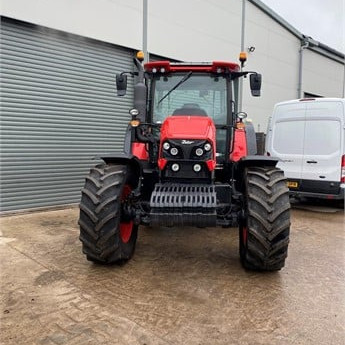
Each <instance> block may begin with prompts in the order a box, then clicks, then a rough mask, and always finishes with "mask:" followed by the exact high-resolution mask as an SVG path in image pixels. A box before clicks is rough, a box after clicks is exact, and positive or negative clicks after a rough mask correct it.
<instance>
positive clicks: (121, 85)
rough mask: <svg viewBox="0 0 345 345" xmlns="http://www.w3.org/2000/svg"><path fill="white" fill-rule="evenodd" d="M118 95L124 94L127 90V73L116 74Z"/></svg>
mask: <svg viewBox="0 0 345 345" xmlns="http://www.w3.org/2000/svg"><path fill="white" fill-rule="evenodd" d="M116 88H117V95H118V96H124V95H125V94H126V91H127V76H126V75H125V74H116Z"/></svg>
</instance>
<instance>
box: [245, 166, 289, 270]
mask: <svg viewBox="0 0 345 345" xmlns="http://www.w3.org/2000/svg"><path fill="white" fill-rule="evenodd" d="M244 204H245V205H244V206H245V207H244V215H243V216H244V217H243V219H242V221H241V222H240V227H239V232H240V234H239V235H240V257H241V262H242V265H243V266H244V267H245V268H247V269H251V270H260V271H275V270H279V269H281V268H282V267H284V264H285V259H286V257H287V252H288V244H289V233H290V202H289V191H288V188H287V187H286V180H285V177H284V173H283V172H282V171H281V170H280V169H278V168H275V167H255V168H254V167H250V168H246V170H245V176H244Z"/></svg>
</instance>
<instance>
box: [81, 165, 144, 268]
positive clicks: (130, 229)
mask: <svg viewBox="0 0 345 345" xmlns="http://www.w3.org/2000/svg"><path fill="white" fill-rule="evenodd" d="M129 176H130V174H129V171H128V167H127V166H125V165H106V164H101V165H97V166H96V167H94V168H92V169H91V170H90V173H89V175H88V176H87V177H86V180H85V186H84V188H83V189H82V197H81V202H80V218H79V225H80V237H79V238H80V240H81V242H82V246H83V253H84V254H86V257H87V259H88V260H90V261H94V262H97V263H103V264H111V263H124V262H126V261H127V260H129V259H130V258H131V257H132V255H133V253H134V249H135V244H136V239H137V230H138V227H137V226H136V225H134V223H133V221H132V220H130V219H124V217H123V215H122V204H123V203H125V202H126V198H127V197H128V195H129V193H130V190H131V188H132V186H131V184H130V181H129Z"/></svg>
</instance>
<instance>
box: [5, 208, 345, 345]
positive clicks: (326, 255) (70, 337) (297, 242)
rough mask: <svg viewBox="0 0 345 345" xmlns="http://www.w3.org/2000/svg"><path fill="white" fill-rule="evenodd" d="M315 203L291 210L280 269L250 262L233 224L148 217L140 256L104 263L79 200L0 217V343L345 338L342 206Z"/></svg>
mask: <svg viewBox="0 0 345 345" xmlns="http://www.w3.org/2000/svg"><path fill="white" fill-rule="evenodd" d="M316 211H317V212H315V210H313V209H310V205H309V208H308V207H306V208H303V207H299V208H295V209H294V210H293V211H292V232H291V242H290V247H289V257H288V260H287V263H286V267H285V268H284V269H282V270H281V271H279V272H276V273H253V272H248V271H245V270H243V269H242V267H241V265H240V262H239V255H238V236H237V231H236V229H197V228H185V229H182V228H179V229H177V228H174V229H166V228H160V229H159V228H141V230H140V233H139V237H138V243H137V250H136V254H135V255H134V257H133V259H132V260H131V261H130V262H129V263H128V264H127V265H124V266H122V267H118V266H109V267H102V266H97V265H94V264H92V263H90V262H87V261H86V259H85V257H84V256H83V255H82V253H81V244H80V242H79V240H78V226H77V219H78V209H76V208H73V209H68V210H59V211H50V212H40V213H31V214H26V215H17V216H11V217H3V218H1V219H0V220H1V230H2V236H1V237H0V260H1V261H0V265H1V266H0V268H1V314H0V317H1V333H0V334H1V335H0V337H1V344H6V345H12V344H13V345H14V344H16V345H18V344H25V345H29V344H39V345H53V344H55V345H56V344H59V345H62V344H63V345H72V344H82V345H84V344H95V345H98V344H99V345H105V344H112V345H114V344H130V345H132V344H133V345H139V344H140V345H144V344H146V345H155V344H157V345H158V344H159V345H160V344H162V345H163V344H164V345H165V344H174V345H176V344H191V345H197V344H205V345H206V344H207V345H208V344H212V345H213V344H215V345H216V344H248V345H249V344H252V345H259V344H262V345H273V344H277V345H278V344H279V345H281V344H301V345H307V344H313V345H317V344H320V345H321V344H322V345H327V344H330V345H338V344H339V345H340V344H344V343H345V287H344V283H345V279H344V278H345V256H344V253H345V251H344V249H345V223H344V213H343V211H342V210H341V209H335V210H334V209H332V208H329V209H328V208H327V206H326V207H324V209H323V210H320V209H316Z"/></svg>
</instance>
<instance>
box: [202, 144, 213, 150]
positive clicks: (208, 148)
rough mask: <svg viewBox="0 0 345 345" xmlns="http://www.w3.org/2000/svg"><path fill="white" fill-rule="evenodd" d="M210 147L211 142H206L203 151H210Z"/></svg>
mask: <svg viewBox="0 0 345 345" xmlns="http://www.w3.org/2000/svg"><path fill="white" fill-rule="evenodd" d="M211 148H212V146H211V144H209V143H206V144H205V145H204V149H205V151H210V150H211Z"/></svg>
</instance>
